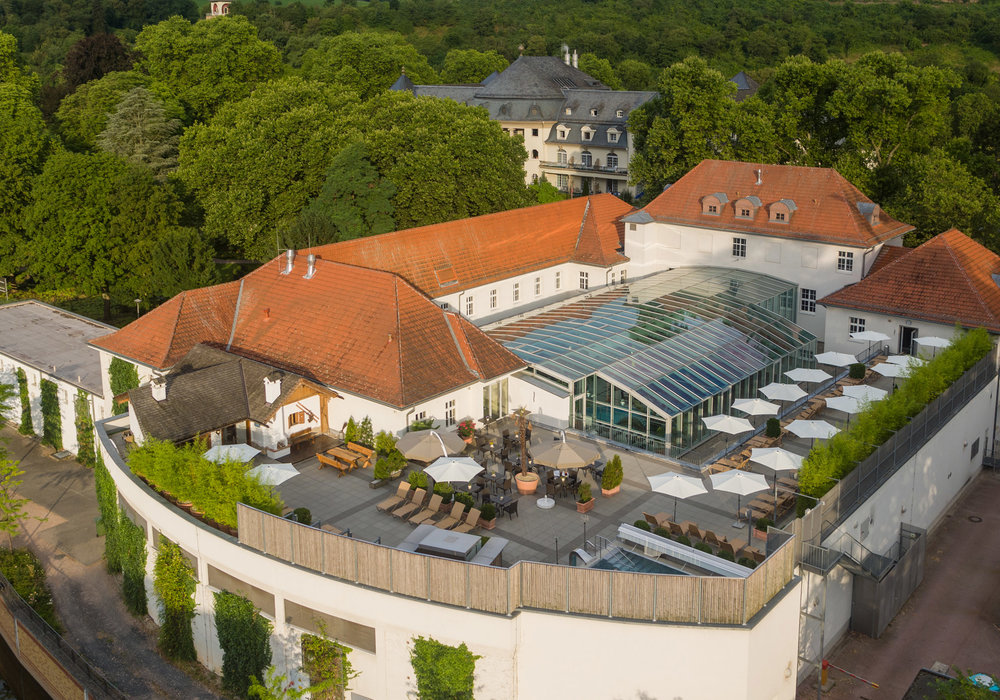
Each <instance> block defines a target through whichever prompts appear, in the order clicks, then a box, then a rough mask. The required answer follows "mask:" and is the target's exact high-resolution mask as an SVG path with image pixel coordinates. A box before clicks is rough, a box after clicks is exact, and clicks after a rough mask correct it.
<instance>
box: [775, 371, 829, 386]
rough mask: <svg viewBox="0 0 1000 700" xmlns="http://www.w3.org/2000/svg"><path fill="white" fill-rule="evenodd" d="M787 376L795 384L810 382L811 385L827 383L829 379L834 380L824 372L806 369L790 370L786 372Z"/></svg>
mask: <svg viewBox="0 0 1000 700" xmlns="http://www.w3.org/2000/svg"><path fill="white" fill-rule="evenodd" d="M785 376H786V377H788V378H789V379H791V380H792V381H793V382H809V383H810V384H817V383H819V382H825V381H826V380H827V379H833V377H832V376H830V374H829V373H828V372H824V371H823V370H821V369H806V368H805V367H796V368H795V369H791V370H788V371H787V372H785Z"/></svg>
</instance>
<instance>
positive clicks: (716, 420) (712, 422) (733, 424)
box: [536, 415, 753, 461]
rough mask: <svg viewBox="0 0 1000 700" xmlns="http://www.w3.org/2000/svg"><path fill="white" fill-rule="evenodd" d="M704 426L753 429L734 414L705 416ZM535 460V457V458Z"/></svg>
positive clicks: (728, 430)
mask: <svg viewBox="0 0 1000 700" xmlns="http://www.w3.org/2000/svg"><path fill="white" fill-rule="evenodd" d="M701 420H702V422H703V423H704V424H705V427H706V428H708V429H709V430H717V431H719V432H720V433H729V434H730V435H739V434H740V433H749V432H750V431H752V430H753V425H752V424H751V423H750V421H748V420H747V419H746V418H736V417H735V416H727V415H719V416H705V417H704V418H702V419H701ZM536 461H537V458H536Z"/></svg>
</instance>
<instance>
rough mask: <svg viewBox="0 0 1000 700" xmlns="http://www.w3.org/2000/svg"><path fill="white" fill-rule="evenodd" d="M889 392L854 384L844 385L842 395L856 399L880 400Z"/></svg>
mask: <svg viewBox="0 0 1000 700" xmlns="http://www.w3.org/2000/svg"><path fill="white" fill-rule="evenodd" d="M888 394H889V392H888V391H886V390H885V389H879V388H878V387H874V386H868V385H867V384H858V385H856V386H845V387H844V396H850V397H852V398H855V399H857V400H858V401H881V400H882V399H884V398H885V397H886V396H887V395H888Z"/></svg>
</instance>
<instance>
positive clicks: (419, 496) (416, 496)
mask: <svg viewBox="0 0 1000 700" xmlns="http://www.w3.org/2000/svg"><path fill="white" fill-rule="evenodd" d="M426 496H427V491H426V490H424V489H415V490H414V492H413V497H412V498H411V499H410V502H409V503H407V504H406V505H402V506H400V507H399V508H397V509H396V510H394V511H392V514H393V516H394V517H396V518H402V519H403V520H406V519H407V518H410V517H412V516H413V515H414V514H415V513H416V512H418V511H419V510H420V509H421V508H423V507H424V498H425V497H426Z"/></svg>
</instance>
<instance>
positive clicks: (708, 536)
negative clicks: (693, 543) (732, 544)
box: [701, 530, 720, 547]
mask: <svg viewBox="0 0 1000 700" xmlns="http://www.w3.org/2000/svg"><path fill="white" fill-rule="evenodd" d="M701 541H702V542H704V543H705V544H707V545H709V546H711V547H718V546H719V545H720V542H719V538H718V537H716V536H715V533H714V532H712V531H711V530H705V532H704V533H702V538H701Z"/></svg>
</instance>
